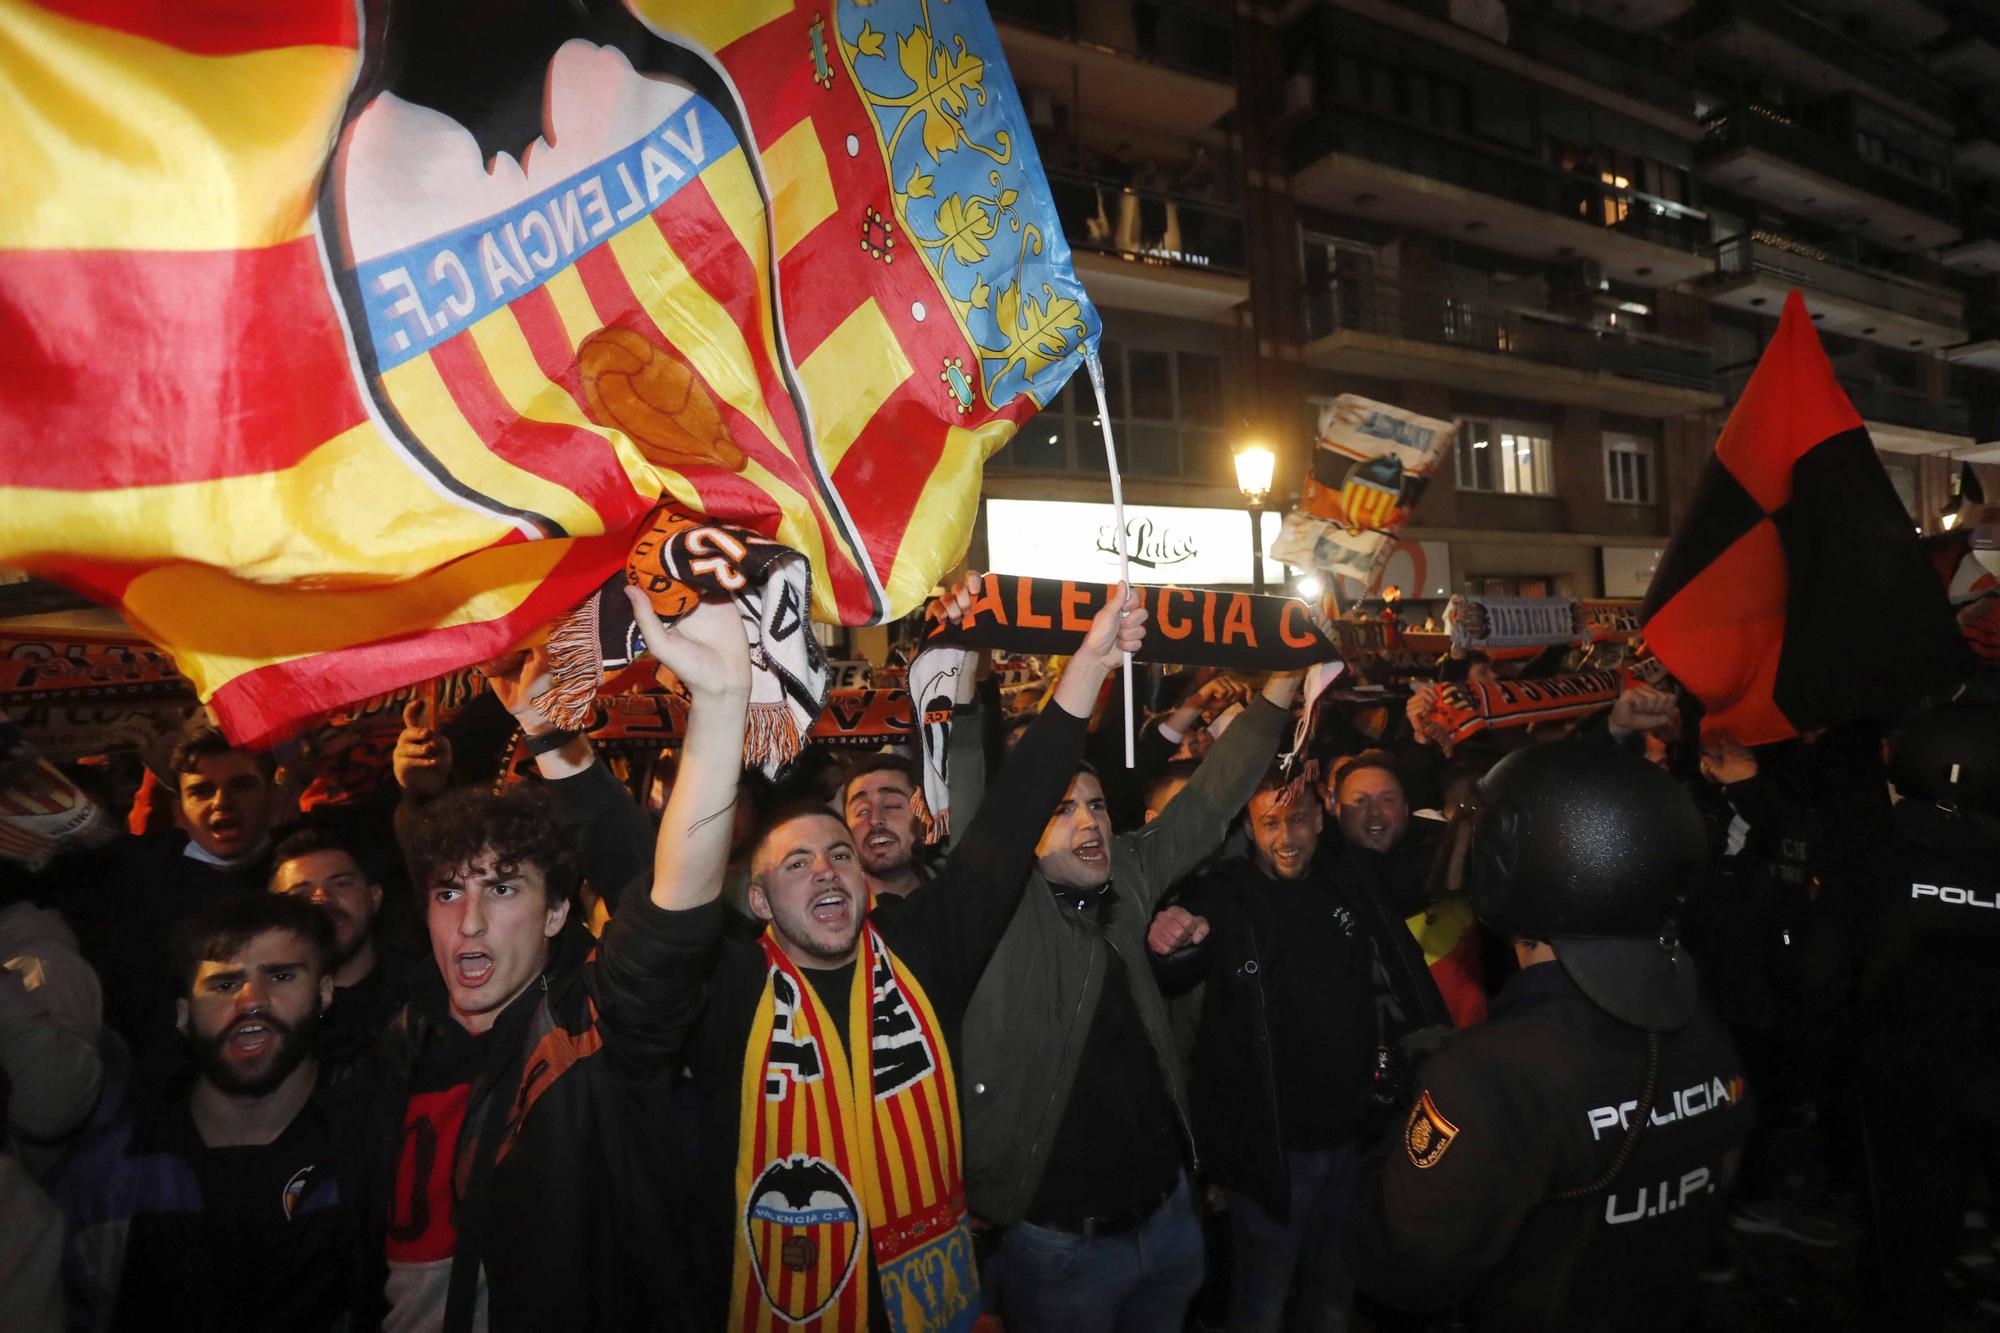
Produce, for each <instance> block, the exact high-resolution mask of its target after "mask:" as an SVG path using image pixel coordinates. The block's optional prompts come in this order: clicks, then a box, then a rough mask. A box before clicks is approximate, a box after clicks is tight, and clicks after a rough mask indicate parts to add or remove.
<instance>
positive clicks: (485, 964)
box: [452, 953, 494, 986]
mask: <svg viewBox="0 0 2000 1333" xmlns="http://www.w3.org/2000/svg"><path fill="white" fill-rule="evenodd" d="M493 962H494V960H493V955H492V954H490V953H462V954H460V955H458V957H457V958H455V959H453V960H452V971H453V972H454V973H455V974H456V975H457V977H458V984H459V985H461V986H484V985H485V984H486V983H487V982H488V981H490V980H491V979H492V977H493Z"/></svg>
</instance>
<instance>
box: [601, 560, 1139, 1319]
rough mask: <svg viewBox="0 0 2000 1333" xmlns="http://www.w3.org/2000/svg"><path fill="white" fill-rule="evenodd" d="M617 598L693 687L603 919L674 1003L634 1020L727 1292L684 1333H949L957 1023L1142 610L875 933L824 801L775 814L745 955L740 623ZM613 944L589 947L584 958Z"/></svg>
mask: <svg viewBox="0 0 2000 1333" xmlns="http://www.w3.org/2000/svg"><path fill="white" fill-rule="evenodd" d="M977 588H978V576H977V575H974V576H972V577H971V578H969V579H967V580H966V582H965V583H964V584H962V585H961V586H960V587H958V588H957V589H955V590H954V591H953V592H952V593H951V594H949V595H948V596H947V598H946V607H945V611H946V614H947V615H949V616H952V617H954V618H955V617H956V616H958V615H961V614H963V612H964V610H965V608H966V607H968V606H970V605H971V602H972V598H973V596H974V594H975V593H976V591H977ZM633 604H634V608H635V611H636V612H637V615H638V619H639V625H640V629H641V631H642V632H643V634H644V635H645V638H646V645H647V647H648V648H649V649H651V650H652V652H653V654H654V656H655V657H657V658H659V659H660V661H661V662H663V663H664V664H665V665H666V666H667V667H669V668H670V669H671V670H672V671H673V672H674V673H675V674H676V675H678V676H679V677H680V678H681V680H682V681H683V682H684V683H685V684H686V685H687V687H688V690H689V693H690V695H691V703H690V707H689V712H688V724H687V737H686V746H685V749H684V752H683V754H682V758H681V769H680V775H679V780H678V781H677V782H676V783H675V784H674V790H673V795H672V797H671V798H670V799H669V801H668V803H667V809H666V815H665V818H664V820H663V821H662V823H661V826H660V839H659V849H658V855H657V859H656V861H655V864H654V871H653V883H652V892H651V894H650V896H647V895H641V894H639V893H637V892H629V893H627V894H626V896H625V900H624V907H623V911H622V913H621V919H620V921H619V922H618V923H617V924H618V925H619V926H621V927H622V928H623V930H625V931H627V932H630V936H631V938H632V939H634V940H635V941H636V940H643V941H644V942H645V945H646V948H647V951H648V953H649V954H650V955H651V956H652V957H653V958H654V959H655V965H656V966H657V965H659V962H660V960H661V959H662V958H663V957H664V956H665V953H666V951H667V950H668V949H672V950H673V951H675V952H674V954H673V957H674V959H675V964H676V968H675V970H676V975H677V977H678V979H679V982H680V985H681V988H682V992H683V993H682V995H681V996H680V998H679V1001H678V1002H670V1003H664V1004H661V1005H660V1006H659V1007H658V1008H657V1009H655V1010H654V1012H653V1014H652V1018H653V1021H656V1022H658V1023H659V1024H661V1026H662V1030H663V1035H664V1036H665V1037H666V1038H669V1039H671V1041H672V1043H673V1044H675V1045H676V1046H677V1048H678V1049H679V1050H680V1052H681V1054H682V1056H683V1058H684V1059H685V1061H686V1062H687V1063H688V1064H689V1065H691V1066H692V1067H693V1069H694V1071H695V1076H696V1086H697V1087H698V1088H700V1090H701V1092H700V1097H701V1102H702V1120H703V1133H702V1142H703V1149H704V1150H703V1158H704V1168H705V1169H706V1171H707V1175H706V1177H705V1184H704V1186H703V1193H702V1195H701V1197H700V1198H699V1200H698V1201H697V1203H696V1205H695V1206H696V1208H698V1209H699V1210H701V1211H700V1212H699V1213H698V1220H697V1222H696V1230H697V1232H698V1234H699V1236H700V1240H698V1242H697V1244H698V1245H708V1246H712V1247H713V1248H712V1249H710V1250H708V1252H707V1254H706V1255H704V1256H700V1257H701V1258H706V1259H708V1260H709V1262H707V1263H701V1262H697V1263H696V1264H695V1265H693V1267H694V1268H695V1269H696V1270H697V1271H702V1270H706V1271H712V1272H714V1273H716V1275H717V1276H718V1277H720V1278H723V1279H726V1282H727V1286H726V1288H725V1289H723V1290H721V1291H711V1292H710V1293H709V1294H708V1295H709V1300H710V1302H711V1303H712V1308H711V1310H710V1311H709V1312H707V1321H706V1322H704V1324H703V1326H705V1327H715V1326H716V1323H717V1319H716V1316H719V1315H720V1313H721V1311H722V1310H723V1309H724V1308H726V1309H727V1312H728V1314H727V1323H726V1325H724V1326H725V1327H727V1328H729V1329H732V1330H734V1329H770V1328H776V1327H780V1326H782V1325H788V1324H796V1323H805V1322H809V1321H817V1322H816V1323H815V1325H814V1326H815V1327H818V1328H822V1329H829V1330H852V1331H853V1333H860V1331H861V1330H864V1329H869V1328H871V1327H874V1328H883V1327H886V1328H891V1329H895V1330H898V1331H899V1333H904V1331H909V1333H914V1331H915V1330H961V1329H969V1328H971V1326H972V1324H973V1321H974V1319H975V1318H976V1317H977V1316H978V1314H979V1310H980V1301H979V1291H978V1279H977V1276H976V1273H975V1269H974V1265H973V1256H972V1237H971V1234H970V1232H969V1231H968V1230H967V1226H966V1210H965V1195H964V1188H963V1184H962V1179H961V1164H960V1162H961V1141H962V1140H961V1126H960V1122H959V1116H958V1091H957V1086H956V1081H955V1078H954V1072H953V1064H952V1054H953V1048H954V1046H955V1044H956V1036H957V1030H958V1027H959V1024H960V1021H961V1017H962V1015H963V1013H964V1011H965V1006H966V1004H967V1002H968V1001H969V999H970V998H971V995H972V991H973V988H974V986H975V985H976V984H977V983H978V981H979V976H980V973H981V972H982V971H983V970H984V968H985V966H986V960H987V957H988V955H990V954H991V953H992V951H993V947H994V945H995V944H996V943H997V942H998V941H999V939H1000V936H1001V934H1002V933H1003V932H1004V931H1005V930H1006V928H1007V923H1008V921H1009V920H1010V919H1011V918H1012V917H1013V914H1014V908H1015V904H1016V903H1017V902H1018V901H1019V899H1020V896H1021V891H1022V887H1023V886H1024V885H1025V884H1026V883H1027V882H1028V877H1029V871H1030V870H1031V868H1032V867H1033V864H1034V859H1035V843H1036V840H1037V838H1038V837H1039V836H1040V833H1041V829H1042V825H1043V823H1044V821H1045V820H1046V819H1047V817H1048V812H1049V811H1050V810H1051V809H1053V808H1054V806H1055V804H1056V802H1057V800H1058V799H1059V798H1060V797H1061V796H1062V793H1063V789H1064V788H1065V787H1067V786H1068V785H1069V780H1070V776H1071V774H1072V773H1073V772H1074V771H1075V767H1076V762H1077V756H1078V755H1079V753H1080V752H1081V750H1082V748H1083V740H1084V732H1085V727H1086V722H1087V719H1088V718H1089V715H1090V711H1091V706H1092V705H1093V704H1094V703H1095V701H1096V698H1097V693H1098V688H1099V686H1100V685H1101V684H1102V683H1103V681H1104V679H1105V677H1106V675H1107V674H1108V673H1109V672H1110V671H1111V670H1112V668H1113V667H1114V666H1115V665H1116V664H1117V662H1118V660H1119V656H1120V654H1121V653H1122V652H1129V651H1132V650H1133V649H1136V648H1137V647H1138V646H1139V643H1140V640H1141V639H1142V638H1143V637H1144V629H1143V627H1144V623H1145V620H1146V612H1145V611H1144V610H1143V609H1142V608H1141V607H1140V604H1139V599H1138V598H1137V597H1136V596H1133V595H1131V594H1130V593H1129V592H1128V591H1127V590H1126V589H1125V588H1123V587H1122V586H1121V587H1119V588H1116V589H1113V590H1112V596H1111V597H1110V598H1109V599H1108V601H1107V602H1106V605H1105V607H1104V609H1103V610H1101V611H1100V612H1099V613H1098V614H1097V616H1096V618H1095V619H1094V620H1093V621H1092V622H1091V627H1090V630H1089V632H1088V634H1087V635H1086V636H1085V638H1084V642H1083V645H1082V647H1081V648H1079V649H1078V651H1077V653H1076V656H1075V657H1074V658H1073V659H1072V660H1071V662H1070V664H1069V666H1068V668H1067V669H1066V670H1065V672H1064V675H1063V678H1062V681H1061V682H1060V683H1059V684H1058V686H1057V688H1056V692H1055V697H1054V700H1053V703H1052V706H1051V707H1049V708H1047V709H1046V710H1044V712H1043V713H1042V716H1041V717H1040V718H1039V719H1038V720H1037V721H1036V722H1035V724H1034V725H1033V726H1032V727H1031V728H1030V729H1029V730H1028V732H1027V734H1026V735H1025V736H1023V737H1022V739H1021V741H1020V744H1019V745H1018V746H1017V747H1016V748H1015V750H1014V752H1013V754H1012V755H1011V756H1010V757H1009V758H1008V761H1007V765H1006V767H1005V768H1003V769H1002V770H1001V772H1000V773H999V775H998V776H997V777H996V778H995V779H994V781H993V784H992V785H991V787H990V788H989V789H988V791H987V795H986V799H985V801H984V802H983V804H982V807H981V810H980V813H979V816H978V817H977V818H976V819H974V820H973V821H972V823H971V824H970V825H969V826H968V827H967V828H966V829H965V832H964V835H963V837H962V838H961V839H960V841H959V843H958V847H957V849H956V850H955V851H954V852H953V854H952V856H951V858H950V859H949V860H948V861H947V862H946V863H945V865H944V867H943V869H942V870H941V872H940V875H939V878H940V880H941V881H945V882H948V885H949V888H948V890H947V891H940V890H939V889H937V888H932V889H930V890H927V891H926V892H923V893H919V894H915V895H913V896H911V897H910V898H908V899H907V900H906V901H904V902H903V903H902V904H901V905H900V906H899V908H898V909H897V911H896V912H895V913H893V914H892V915H890V916H889V917H886V918H884V919H882V920H880V921H879V922H878V921H871V920H870V919H869V918H868V916H867V903H868V897H867V892H866V884H865V881H864V878H863V870H862V863H861V860H860V856H859V854H858V853H857V851H856V849H855V846H854V840H853V836H852V835H851V834H850V832H849V831H848V828H847V826H846V824H845V823H844V822H843V821H842V820H841V819H840V817H839V816H837V815H835V814H833V813H832V812H831V811H829V810H828V809H827V808H826V807H825V806H824V805H811V806H807V805H796V806H792V807H788V808H780V809H777V810H774V811H772V812H771V814H770V815H769V816H768V817H767V818H766V819H765V821H764V823H763V827H762V829H761V831H760V834H759V837H758V839H757V843H756V850H755V854H754V857H753V861H752V871H751V885H750V891H749V898H750V906H751V909H752V911H753V912H755V914H756V915H757V917H758V918H759V919H761V920H763V921H764V922H766V923H767V924H766V927H765V930H764V933H763V935H762V937H761V938H760V939H759V940H758V941H757V943H756V944H755V945H744V944H737V943H734V942H732V941H727V940H724V939H723V937H722V924H723V908H722V906H721V904H720V903H719V902H718V894H719V893H720V892H721V888H722V873H723V866H724V863H725V861H726V859H727V857H728V854H729V846H728V843H729V823H730V808H731V806H732V805H733V803H734V801H735V796H736V784H737V779H738V775H739V774H740V772H741V769H742V764H743V726H744V719H745V715H746V709H747V705H748V699H749V680H750V654H749V650H748V647H747V645H746V642H745V638H744V629H743V624H742V621H741V620H740V618H739V616H738V613H737V611H736V610H735V609H734V608H733V607H732V606H729V605H714V604H704V605H703V606H701V607H700V608H698V609H697V610H695V611H694V612H692V613H691V614H689V615H688V616H687V617H685V618H683V619H682V620H681V621H680V622H679V623H678V624H677V625H676V626H675V627H674V628H672V629H663V628H662V627H661V626H660V624H659V622H658V621H657V620H656V619H655V618H654V617H653V616H652V614H651V612H650V610H649V609H648V608H647V606H646V604H645V602H644V600H643V599H642V598H639V597H637V596H636V595H635V596H634V598H633ZM619 953H620V948H619V944H616V943H614V942H613V941H612V940H611V938H610V937H609V936H607V948H606V950H605V958H604V963H603V965H604V966H607V967H612V968H616V967H617V966H618V965H619ZM605 1016H606V1018H607V1020H614V1019H615V1020H616V1021H619V1022H625V1021H628V1020H627V1018H626V1016H624V1015H622V1014H618V1013H616V1012H614V1011H612V1010H607V1012H606V1015H605ZM629 1021H630V1022H632V1023H634V1024H637V1023H640V1022H642V1021H644V1020H643V1018H641V1017H638V1016H634V1017H632V1018H630V1019H629Z"/></svg>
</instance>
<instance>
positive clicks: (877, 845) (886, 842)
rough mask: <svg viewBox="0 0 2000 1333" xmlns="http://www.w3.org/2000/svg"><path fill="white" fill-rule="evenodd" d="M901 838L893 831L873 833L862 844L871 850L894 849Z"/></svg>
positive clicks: (885, 850)
mask: <svg viewBox="0 0 2000 1333" xmlns="http://www.w3.org/2000/svg"><path fill="white" fill-rule="evenodd" d="M900 841H901V840H900V839H898V838H897V837H896V835H895V834H893V833H871V834H869V835H868V837H867V839H866V840H865V841H863V843H862V844H861V845H862V847H863V848H865V849H866V850H868V851H871V852H887V851H893V850H894V849H895V848H896V846H897V845H898V844H899V842H900Z"/></svg>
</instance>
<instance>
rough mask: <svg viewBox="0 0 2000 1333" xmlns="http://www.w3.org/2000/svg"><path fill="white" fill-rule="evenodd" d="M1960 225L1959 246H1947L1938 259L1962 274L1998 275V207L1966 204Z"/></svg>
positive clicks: (1999, 244)
mask: <svg viewBox="0 0 2000 1333" xmlns="http://www.w3.org/2000/svg"><path fill="white" fill-rule="evenodd" d="M1962 223H1963V236H1962V238H1961V239H1960V240H1959V242H1958V244H1956V245H1952V246H1947V247H1946V248H1945V249H1944V250H1942V251H1940V252H1939V253H1938V258H1939V259H1940V260H1942V261H1943V262H1944V263H1945V264H1946V265H1947V266H1949V267H1951V268H1954V269H1956V270H1958V271H1959V272H1961V273H1970V274H1973V275H1974V276H1978V277H1995V276H2000V206H1995V205H1993V204H1985V203H1978V202H1973V203H1968V204H1967V206H1966V209H1965V216H1964V218H1963V219H1962Z"/></svg>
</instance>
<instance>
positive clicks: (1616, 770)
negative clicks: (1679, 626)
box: [1463, 741, 1708, 1031]
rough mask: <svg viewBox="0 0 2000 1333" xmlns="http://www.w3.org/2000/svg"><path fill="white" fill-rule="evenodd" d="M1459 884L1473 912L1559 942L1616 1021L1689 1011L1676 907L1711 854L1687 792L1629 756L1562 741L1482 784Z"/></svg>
mask: <svg viewBox="0 0 2000 1333" xmlns="http://www.w3.org/2000/svg"><path fill="white" fill-rule="evenodd" d="M1478 807H1479V808H1478V812H1477V814H1476V815H1475V817H1474V824H1473V827H1472V830H1471V834H1470V840H1469V843H1468V844H1467V846H1466V848H1465V856H1466V861H1465V866H1464V874H1463V882H1464V886H1465V888H1466V889H1467V890H1468V891H1469V892H1470V894H1471V896H1472V905H1473V908H1474V910H1475V911H1477V912H1478V914H1479V917H1480V919H1481V920H1483V921H1485V922H1486V923H1487V924H1488V925H1490V926H1493V927H1495V928H1496V929H1499V930H1503V931H1506V932H1507V933H1509V934H1512V935H1520V936H1524V937H1527V938H1530V939H1545V940H1549V941H1551V942H1553V943H1554V945H1555V951H1556V957H1557V959H1558V960H1559V961H1560V962H1561V963H1562V965H1563V967H1564V969H1565V970H1566V971H1567V972H1569V974H1570V976H1571V978H1572V979H1574V980H1575V982H1576V983H1577V986H1578V988H1579V989H1581V990H1582V991H1583V992H1584V993H1585V994H1586V995H1588V996H1589V997H1590V998H1591V999H1592V1000H1593V1001H1595V1002H1596V1003H1597V1004H1598V1005H1599V1006H1600V1007H1602V1008H1604V1009H1605V1010H1607V1011H1609V1012H1610V1013H1611V1014H1612V1015H1613V1016H1614V1017H1617V1018H1620V1019H1623V1020H1624V1021H1626V1022H1628V1023H1632V1024H1634V1025H1636V1026H1639V1027H1643V1028H1647V1029H1651V1030H1658V1031H1664V1030H1670V1029H1672V1028H1677V1027H1679V1026H1681V1025H1682V1024H1684V1023H1685V1022H1687V1020H1688V1018H1689V1017H1690V1016H1691V1015H1692V1014H1693V1012H1694V1004H1695V979H1694V966H1693V963H1692V962H1691V961H1690V960H1689V959H1688V958H1687V956H1686V953H1685V951H1684V950H1683V949H1682V948H1681V946H1680V943H1679V941H1678V938H1677V935H1678V931H1677V928H1676V926H1675V923H1674V916H1675V913H1676V912H1677V910H1678V909H1679V906H1680V902H1681V900H1682V898H1683V896H1684V895H1685V894H1686V893H1687V892H1688V890H1689V889H1690V888H1691V887H1692V886H1693V880H1694V877H1695V875H1697V874H1698V873H1699V872H1700V870H1701V868H1702V862H1703V860H1704V858H1705V856H1706V855H1707V848H1708V838H1707V833H1706V829H1705V827H1704V825H1703V824H1702V820H1701V815H1700V814H1699V812H1697V811H1696V809H1695V806H1694V801H1693V800H1692V799H1691V798H1690V797H1689V796H1688V794H1687V792H1686V791H1684V790H1683V789H1682V788H1681V786H1680V784H1679V783H1677V782H1675V781H1674V780H1673V779H1672V778H1670V777H1668V776H1667V775H1666V774H1665V773H1663V772H1661V771H1660V770H1659V769H1658V768H1656V767H1654V766H1653V765H1652V764H1649V763H1647V762H1646V761H1645V760H1644V759H1641V758H1639V757H1637V756H1636V755H1631V754H1627V753H1625V752H1624V751H1622V750H1618V749H1615V748H1613V747H1610V746H1605V745H1593V744H1586V743H1578V742H1571V741H1562V742H1557V743H1554V744H1549V745H1534V746H1530V747H1528V748H1527V749H1524V750H1517V751H1515V752H1514V753H1513V754H1511V755H1509V756H1507V757H1506V758H1505V759H1502V760H1501V761H1500V762H1499V763H1498V764H1496V765H1494V766H1493V769H1492V770H1491V771H1490V772H1489V773H1487V775H1486V776H1485V777H1484V778H1482V779H1481V780H1480V783H1479V796H1478Z"/></svg>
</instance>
